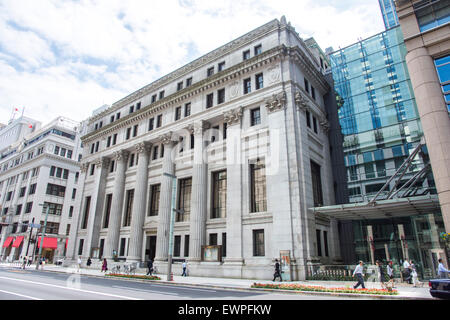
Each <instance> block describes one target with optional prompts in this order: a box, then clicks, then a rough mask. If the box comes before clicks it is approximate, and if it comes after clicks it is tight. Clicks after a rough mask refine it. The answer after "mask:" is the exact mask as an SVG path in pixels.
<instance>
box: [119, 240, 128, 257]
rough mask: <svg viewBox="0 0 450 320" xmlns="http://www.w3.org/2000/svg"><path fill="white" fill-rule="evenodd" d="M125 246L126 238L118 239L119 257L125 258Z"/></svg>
mask: <svg viewBox="0 0 450 320" xmlns="http://www.w3.org/2000/svg"><path fill="white" fill-rule="evenodd" d="M126 244H127V238H120V249H119V256H120V257H124V256H125V246H126Z"/></svg>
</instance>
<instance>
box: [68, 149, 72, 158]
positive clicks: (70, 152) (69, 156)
mask: <svg viewBox="0 0 450 320" xmlns="http://www.w3.org/2000/svg"><path fill="white" fill-rule="evenodd" d="M72 153H73V152H72V150H67V158H68V159H72Z"/></svg>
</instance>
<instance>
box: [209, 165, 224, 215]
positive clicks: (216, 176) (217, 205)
mask: <svg viewBox="0 0 450 320" xmlns="http://www.w3.org/2000/svg"><path fill="white" fill-rule="evenodd" d="M212 180H213V181H212V188H213V189H212V212H211V218H212V219H215V218H225V217H226V215H227V171H226V170H223V171H219V172H213V173H212Z"/></svg>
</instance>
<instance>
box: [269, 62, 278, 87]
mask: <svg viewBox="0 0 450 320" xmlns="http://www.w3.org/2000/svg"><path fill="white" fill-rule="evenodd" d="M268 71H269V84H272V83H275V82H278V81H280V78H281V72H280V68H279V67H278V66H272V67H270V68H269V70H268Z"/></svg>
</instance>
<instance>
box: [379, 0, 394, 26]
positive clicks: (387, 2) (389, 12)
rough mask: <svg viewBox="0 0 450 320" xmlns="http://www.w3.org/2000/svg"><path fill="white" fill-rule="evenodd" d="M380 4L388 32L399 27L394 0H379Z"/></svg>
mask: <svg viewBox="0 0 450 320" xmlns="http://www.w3.org/2000/svg"><path fill="white" fill-rule="evenodd" d="M378 3H379V4H380V9H381V14H382V15H383V21H384V27H385V28H386V30H387V29H390V28H393V27H395V26H398V16H397V12H396V11H395V4H394V0H378Z"/></svg>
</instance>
